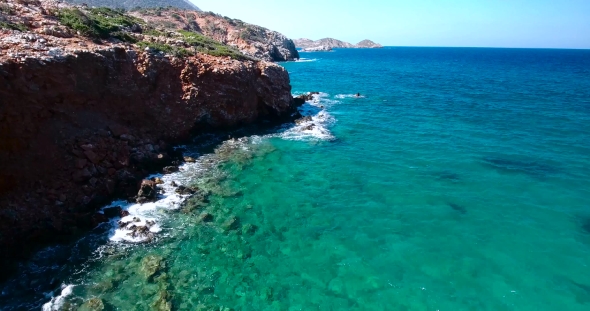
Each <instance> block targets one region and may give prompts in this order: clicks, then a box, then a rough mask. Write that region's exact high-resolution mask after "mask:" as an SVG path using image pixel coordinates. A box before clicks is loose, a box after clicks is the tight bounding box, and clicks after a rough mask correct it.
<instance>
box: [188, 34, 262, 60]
mask: <svg viewBox="0 0 590 311" xmlns="http://www.w3.org/2000/svg"><path fill="white" fill-rule="evenodd" d="M178 32H179V33H180V34H181V35H182V36H183V40H184V41H185V42H186V43H187V44H189V45H190V46H192V47H194V48H195V49H196V50H197V51H199V52H201V53H204V54H209V55H213V56H229V57H231V58H233V59H238V60H246V59H251V58H250V57H248V56H246V55H244V54H242V53H241V52H240V51H238V49H236V48H233V47H230V46H227V45H225V44H222V43H220V42H218V41H215V40H213V39H211V38H207V37H205V36H203V35H202V34H200V33H196V32H192V31H186V30H180V31H178Z"/></svg>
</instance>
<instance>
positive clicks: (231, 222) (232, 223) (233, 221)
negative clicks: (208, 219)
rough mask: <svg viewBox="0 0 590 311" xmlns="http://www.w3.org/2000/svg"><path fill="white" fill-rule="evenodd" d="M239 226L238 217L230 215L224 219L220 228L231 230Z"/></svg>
mask: <svg viewBox="0 0 590 311" xmlns="http://www.w3.org/2000/svg"><path fill="white" fill-rule="evenodd" d="M239 227H240V219H239V218H238V217H236V216H232V217H230V218H229V219H228V220H226V221H225V222H224V223H223V224H222V225H221V228H222V229H223V230H224V231H226V232H227V231H231V230H236V229H238V228H239Z"/></svg>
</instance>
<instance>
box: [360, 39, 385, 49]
mask: <svg viewBox="0 0 590 311" xmlns="http://www.w3.org/2000/svg"><path fill="white" fill-rule="evenodd" d="M356 47H358V48H382V47H383V45H381V44H379V43H375V42H373V41H371V40H363V41H361V42H359V43H357V44H356Z"/></svg>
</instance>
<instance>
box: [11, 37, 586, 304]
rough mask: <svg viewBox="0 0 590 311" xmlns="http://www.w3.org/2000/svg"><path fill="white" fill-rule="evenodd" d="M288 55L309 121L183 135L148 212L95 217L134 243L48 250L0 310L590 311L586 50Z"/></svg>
mask: <svg viewBox="0 0 590 311" xmlns="http://www.w3.org/2000/svg"><path fill="white" fill-rule="evenodd" d="M302 57H304V58H305V59H303V60H302V61H299V62H290V63H283V64H282V65H283V66H284V67H285V68H286V69H287V70H288V71H289V73H290V76H291V83H292V85H293V93H294V94H301V93H303V92H308V91H317V92H320V93H319V94H317V95H316V96H315V97H314V99H313V100H311V101H309V102H308V103H306V104H305V105H304V106H303V107H302V112H303V113H304V114H306V115H310V116H312V121H309V122H306V123H304V124H301V125H298V126H294V125H292V124H291V125H283V126H281V127H278V128H275V129H272V130H270V131H265V132H245V131H243V132H235V133H232V134H231V136H232V137H234V138H233V139H229V140H228V139H227V136H225V138H224V139H220V138H219V137H213V136H202V137H197V138H196V140H195V144H191V145H187V146H183V148H185V149H186V153H187V154H189V155H192V156H193V157H194V158H196V159H197V162H196V163H189V164H186V165H184V166H183V170H182V171H181V172H179V173H175V174H172V175H166V176H164V177H163V179H164V181H165V185H164V188H165V189H166V191H167V192H166V195H165V196H164V197H163V198H162V200H161V201H158V202H156V203H151V204H145V205H142V206H140V205H129V204H126V203H125V202H114V203H113V205H122V206H123V207H124V208H126V209H129V211H130V212H131V214H132V215H131V216H132V217H139V218H141V219H142V221H147V220H153V221H155V222H156V223H157V225H156V226H154V227H153V228H152V231H153V232H154V236H155V238H154V239H153V240H152V241H151V242H145V241H144V242H141V241H137V240H134V239H133V238H130V237H129V236H128V235H127V233H128V232H127V231H125V230H121V229H117V224H116V221H117V220H114V221H113V222H112V223H109V224H105V225H102V226H101V227H99V228H97V229H95V230H94V231H93V232H92V233H91V234H89V235H87V236H86V237H84V238H83V239H81V240H80V241H78V242H77V243H75V244H74V245H69V246H55V247H51V248H48V249H46V250H44V251H42V252H40V253H39V254H37V256H36V257H35V258H34V259H33V260H32V261H31V262H29V263H26V264H23V265H22V267H21V269H20V271H19V274H18V277H16V278H15V279H13V280H11V281H9V282H7V283H5V284H2V285H1V286H0V290H1V292H0V309H1V310H29V309H31V310H41V309H43V310H75V309H79V310H103V309H104V310H220V311H228V310H234V311H238V310H244V311H246V310H253V311H254V310H256V311H262V310H269V311H270V310H273V311H274V310H277V311H278V310H286V311H287V310H288V311H296V310H304V311H311V310H318V311H319V310H322V311H324V310H325V311H327V310H373V311H379V310H425V311H426V310H432V311H436V310H440V311H443V310H448V311H457V310H535V311H539V310H569V311H578V310H579V311H582V310H584V311H588V310H590V51H588V50H542V49H536V50H535V49H475V48H473V49H471V48H393V47H388V48H384V49H374V50H371V49H358V50H357V49H350V50H349V49H337V50H335V51H334V52H330V53H325V52H324V53H322V52H316V53H302ZM356 93H360V95H361V96H360V97H357V96H355V94H356ZM312 124H313V126H312ZM172 181H174V182H176V183H178V184H182V185H187V186H193V187H198V188H199V189H201V191H203V192H206V193H207V194H208V199H205V200H203V199H202V198H200V199H195V198H188V197H186V196H184V197H183V196H179V195H176V194H175V193H174V188H173V187H172V186H171V183H172Z"/></svg>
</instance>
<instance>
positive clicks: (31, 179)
mask: <svg viewBox="0 0 590 311" xmlns="http://www.w3.org/2000/svg"><path fill="white" fill-rule="evenodd" d="M294 111H295V107H294V106H293V100H292V97H291V86H290V84H289V76H288V74H287V72H286V71H285V70H284V69H283V68H282V67H280V66H278V65H275V64H272V63H267V62H263V61H261V62H255V61H237V60H232V59H230V58H228V57H226V58H219V57H213V56H208V55H203V54H199V55H198V56H192V57H188V58H184V59H178V58H173V57H164V56H161V55H158V56H155V55H152V54H149V53H143V52H139V53H138V52H136V51H134V50H126V49H124V48H122V47H114V48H110V49H106V50H103V51H99V52H78V53H77V54H70V55H67V56H62V57H58V58H53V59H52V60H50V61H49V60H48V59H46V60H45V61H41V60H40V59H38V58H28V59H22V60H16V61H15V60H5V61H4V62H3V63H1V64H0V248H1V251H0V253H2V256H3V258H2V259H4V260H7V259H8V258H9V257H10V256H12V255H15V254H17V253H15V252H14V251H15V250H20V246H22V245H28V243H29V242H33V244H39V243H44V242H48V241H55V240H60V239H61V238H68V237H69V236H71V235H75V234H76V233H78V232H81V231H83V230H84V229H87V228H89V227H91V226H92V225H93V224H94V223H93V219H92V217H93V215H94V208H95V207H97V206H98V205H99V204H102V203H103V202H105V201H106V200H108V199H109V198H112V197H113V196H116V195H119V196H125V195H129V194H130V193H131V192H133V191H135V192H136V191H137V180H138V179H137V178H140V177H141V176H143V175H145V174H146V173H147V170H149V169H150V168H151V167H154V166H163V165H165V164H166V162H167V161H170V158H169V156H168V155H167V154H166V150H168V147H169V146H170V144H171V143H175V142H177V141H179V140H182V139H184V138H186V137H188V136H189V134H190V133H191V132H192V131H195V130H198V129H199V128H202V127H204V126H207V127H209V126H211V127H217V128H226V127H232V126H237V125H241V124H247V123H253V122H256V121H260V120H264V119H268V120H282V119H283V118H288V117H289V116H290V115H291V114H292V113H293V112H294ZM17 246H18V247H17ZM18 253H20V252H18Z"/></svg>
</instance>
